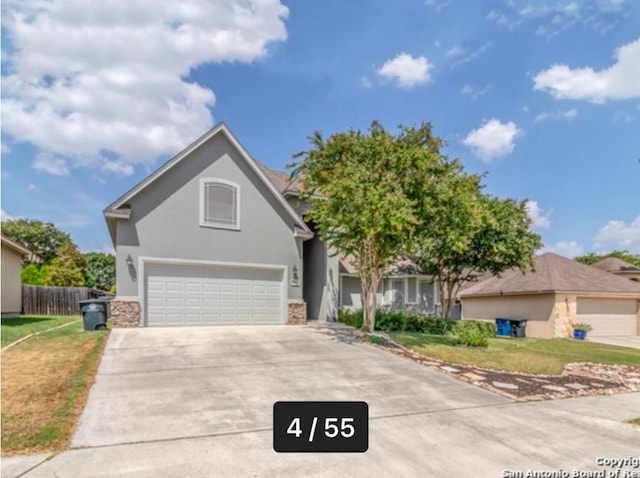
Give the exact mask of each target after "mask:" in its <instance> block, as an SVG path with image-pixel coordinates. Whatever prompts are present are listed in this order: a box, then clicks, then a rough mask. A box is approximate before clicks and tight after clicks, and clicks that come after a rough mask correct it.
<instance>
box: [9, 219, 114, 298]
mask: <svg viewBox="0 0 640 478" xmlns="http://www.w3.org/2000/svg"><path fill="white" fill-rule="evenodd" d="M2 233H3V234H5V235H7V236H9V237H12V238H14V239H16V240H17V241H19V242H20V243H22V244H23V245H24V246H25V247H27V248H28V249H29V250H31V251H32V252H33V253H34V254H35V255H36V256H37V257H27V258H25V262H24V264H23V267H22V283H23V284H31V285H45V286H65V287H83V286H84V287H92V288H95V289H100V290H104V291H113V290H114V289H115V283H116V258H115V256H114V255H113V254H106V253H104V252H87V253H84V254H83V253H81V252H80V251H79V250H78V247H77V246H76V244H75V243H74V242H73V241H72V239H71V236H70V235H69V234H68V233H66V232H64V231H61V230H60V229H58V228H57V227H56V226H55V225H54V224H53V223H51V222H43V221H38V220H34V219H12V220H10V221H4V222H3V223H2Z"/></svg>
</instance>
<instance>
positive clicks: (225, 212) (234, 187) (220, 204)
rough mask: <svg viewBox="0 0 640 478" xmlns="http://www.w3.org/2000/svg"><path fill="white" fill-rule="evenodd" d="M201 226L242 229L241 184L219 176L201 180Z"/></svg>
mask: <svg viewBox="0 0 640 478" xmlns="http://www.w3.org/2000/svg"><path fill="white" fill-rule="evenodd" d="M200 226H203V227H216V228H221V229H236V230H240V185H238V184H236V183H232V182H231V181H227V180H225V179H218V178H203V179H201V180H200Z"/></svg>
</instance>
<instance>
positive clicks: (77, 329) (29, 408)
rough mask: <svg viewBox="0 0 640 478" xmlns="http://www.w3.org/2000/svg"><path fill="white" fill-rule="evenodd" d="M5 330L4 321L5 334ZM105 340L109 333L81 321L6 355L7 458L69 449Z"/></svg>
mask: <svg viewBox="0 0 640 478" xmlns="http://www.w3.org/2000/svg"><path fill="white" fill-rule="evenodd" d="M12 320H13V319H12ZM29 325H30V324H29V323H27V324H25V327H27V326H29ZM4 327H5V321H4V320H3V321H2V328H3V330H2V332H3V334H4ZM23 335H27V334H26V333H24V334H23ZM107 336H108V332H85V331H84V330H83V326H82V322H78V323H77V324H71V325H69V326H68V327H62V328H59V329H57V330H52V331H48V332H44V333H42V334H40V335H37V336H35V337H33V338H31V339H29V340H27V341H26V342H23V343H21V344H19V345H17V346H15V347H13V348H11V349H9V350H7V351H5V352H4V353H3V354H2V454H3V455H15V454H32V453H41V452H46V451H58V450H62V449H65V448H66V447H68V445H69V442H70V440H71V437H72V435H73V432H74V430H75V427H76V424H77V421H78V417H79V416H80V413H81V412H82V409H83V408H84V405H85V402H86V399H87V395H88V391H89V388H90V387H91V385H92V384H93V381H94V376H95V372H96V369H97V365H98V362H99V360H100V357H101V355H102V350H103V348H104V344H105V342H106V338H107ZM3 339H4V337H3Z"/></svg>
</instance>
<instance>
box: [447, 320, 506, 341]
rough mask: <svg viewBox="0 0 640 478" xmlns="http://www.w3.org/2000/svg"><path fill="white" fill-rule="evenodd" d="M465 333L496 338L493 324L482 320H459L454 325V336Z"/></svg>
mask: <svg viewBox="0 0 640 478" xmlns="http://www.w3.org/2000/svg"><path fill="white" fill-rule="evenodd" d="M467 331H473V332H477V333H478V334H480V335H484V336H485V337H487V338H489V337H495V336H496V326H495V324H494V323H493V322H487V321H482V320H459V321H456V323H455V328H454V329H453V332H454V333H456V334H460V333H466V332H467Z"/></svg>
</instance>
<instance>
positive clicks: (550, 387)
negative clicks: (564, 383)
mask: <svg viewBox="0 0 640 478" xmlns="http://www.w3.org/2000/svg"><path fill="white" fill-rule="evenodd" d="M542 388H544V389H545V390H551V391H552V392H566V391H567V389H566V388H564V387H560V386H558V385H543V386H542Z"/></svg>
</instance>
